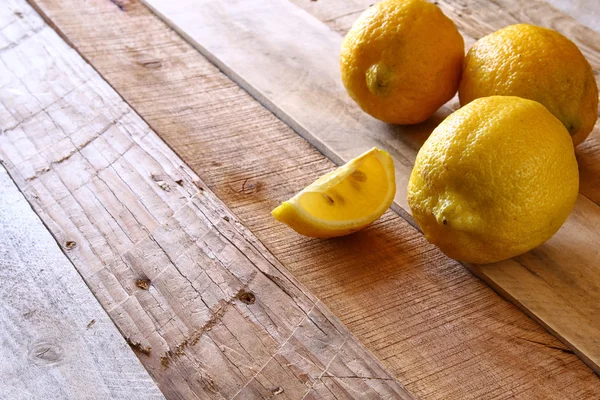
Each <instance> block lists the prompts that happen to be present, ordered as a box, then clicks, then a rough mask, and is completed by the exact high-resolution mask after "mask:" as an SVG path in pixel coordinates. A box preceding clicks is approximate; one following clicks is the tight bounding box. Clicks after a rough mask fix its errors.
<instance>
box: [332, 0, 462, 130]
mask: <svg viewBox="0 0 600 400" xmlns="http://www.w3.org/2000/svg"><path fill="white" fill-rule="evenodd" d="M463 59H464V42H463V38H462V36H461V35H460V33H459V32H458V30H457V29H456V26H455V25H454V23H453V22H452V21H451V20H450V19H449V18H448V17H446V16H445V15H444V14H443V13H442V11H441V10H440V9H439V8H438V7H437V6H436V5H434V4H432V3H428V2H425V1H423V0H385V1H382V2H381V3H377V4H375V5H374V6H372V7H370V8H369V9H367V10H366V11H365V12H364V13H363V14H362V15H361V16H360V17H359V18H358V19H357V20H356V22H355V23H354V25H353V26H352V29H350V31H349V32H348V34H347V35H346V37H345V38H344V41H343V43H342V49H341V55H340V64H341V72H342V81H343V83H344V86H345V87H346V90H347V91H348V93H349V95H350V97H352V99H354V101H356V102H357V103H358V105H359V106H360V107H361V108H362V109H363V110H364V111H365V112H367V113H368V114H370V115H372V116H373V117H375V118H377V119H380V120H382V121H385V122H389V123H395V124H416V123H419V122H422V121H424V120H426V119H427V118H428V117H429V116H430V115H431V114H433V113H434V112H435V111H436V110H437V109H438V108H440V106H442V105H443V104H444V103H445V102H447V101H448V100H450V99H451V98H452V96H454V94H455V93H456V90H457V89H458V84H459V80H460V75H461V72H462V62H463Z"/></svg>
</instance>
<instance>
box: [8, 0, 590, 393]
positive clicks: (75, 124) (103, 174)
mask: <svg viewBox="0 0 600 400" xmlns="http://www.w3.org/2000/svg"><path fill="white" fill-rule="evenodd" d="M186 1H188V2H189V1H191V0H186ZM198 1H200V0H198ZM273 1H275V0H273ZM148 3H149V4H153V7H155V6H156V4H157V2H156V1H152V0H148ZM276 3H277V4H278V7H284V8H285V9H286V10H288V11H289V10H292V11H291V12H293V13H294V15H300V17H301V18H302V19H303V20H305V21H308V23H309V24H310V26H311V29H316V30H318V31H319V32H320V30H323V32H329V33H326V35H328V36H327V37H332V38H334V36H331V35H334V33H331V32H335V35H340V34H344V33H345V32H346V31H347V30H348V29H349V27H350V25H351V23H352V22H353V21H354V19H356V17H357V16H358V15H359V14H360V12H362V11H363V10H364V9H365V8H366V7H368V6H369V4H370V1H364V0H352V1H342V0H319V1H316V2H314V1H308V0H292V3H293V4H292V3H290V4H288V3H287V0H285V2H283V1H282V0H277V1H276ZM550 3H551V4H550ZM575 3H576V4H575ZM7 4H8V5H7V6H5V7H2V8H0V128H1V130H0V161H1V163H2V167H1V168H0V198H1V199H2V204H0V237H1V238H2V239H1V240H0V254H1V259H0V277H1V278H2V281H1V282H2V284H0V301H1V303H0V341H1V342H2V346H0V360H2V361H1V362H0V398H11V399H12V398H50V397H53V398H94V399H96V398H97V399H106V398H119V399H133V398H144V399H146V398H162V396H163V395H164V396H165V397H167V398H169V399H170V398H185V399H195V398H197V399H208V398H215V399H223V398H227V399H229V398H239V399H251V398H289V399H301V398H306V399H309V398H324V399H334V398H360V399H363V398H404V399H410V398H413V397H415V398H426V399H504V398H527V399H538V398H539V399H550V398H552V399H598V398H600V379H599V378H598V376H597V375H595V374H594V372H593V371H592V369H590V368H589V367H588V366H586V365H585V364H584V362H582V360H581V359H580V358H578V357H577V355H576V354H574V351H575V352H577V354H578V355H580V356H581V358H582V359H583V360H584V361H585V362H586V363H587V364H588V365H590V366H592V367H593V368H595V366H596V365H597V364H596V362H595V359H594V357H595V354H598V353H597V352H596V351H598V350H599V349H600V343H598V339H597V337H595V336H593V335H592V334H591V333H590V332H594V331H593V330H592V329H593V328H594V324H593V323H591V324H589V326H580V327H579V326H578V327H574V329H575V328H576V329H580V330H581V331H582V332H583V336H584V337H583V339H584V340H583V342H585V343H584V344H585V346H584V345H582V346H581V347H580V346H579V344H578V343H579V342H575V341H574V342H573V343H575V344H573V343H572V342H571V341H570V339H569V337H568V336H566V335H564V334H563V333H562V331H558V332H554V333H555V334H557V336H558V337H560V338H561V339H562V340H563V341H565V342H566V343H567V344H568V346H567V345H565V344H564V343H563V342H561V341H559V340H558V339H557V338H556V337H555V336H553V335H552V334H550V333H548V331H547V330H546V329H544V327H542V326H541V325H539V324H538V323H537V322H535V321H534V320H532V319H531V318H530V317H528V316H527V315H526V314H524V313H523V312H521V311H520V310H519V309H518V308H517V307H515V306H514V305H513V304H511V303H510V302H508V301H506V300H505V299H503V298H502V297H501V296H500V295H498V294H497V293H496V292H495V291H494V290H492V289H491V288H490V287H489V286H488V285H487V284H486V283H484V282H482V281H481V280H479V279H478V278H477V277H475V276H474V275H472V274H471V272H469V270H468V269H466V268H465V267H464V266H463V265H461V264H459V263H458V262H456V261H454V260H450V259H448V258H446V257H445V256H444V255H443V254H441V253H440V252H439V251H438V250H437V249H436V248H435V247H434V246H432V245H430V244H428V243H427V242H426V240H425V239H424V238H423V236H422V235H421V234H420V233H419V232H418V230H417V229H415V228H414V227H413V226H412V225H411V224H410V223H409V222H407V220H406V219H405V218H407V219H408V220H410V217H409V216H407V215H405V214H403V213H402V209H401V207H399V208H398V209H395V210H396V211H397V212H395V211H392V210H390V211H388V212H387V213H386V214H385V215H384V216H383V217H382V218H381V219H380V220H379V221H377V222H376V223H375V224H374V225H373V226H371V227H369V228H367V229H366V230H364V231H361V232H359V233H356V234H354V235H351V236H348V237H344V238H339V239H334V240H314V239H307V238H303V237H299V236H298V235H296V234H295V233H294V232H292V231H290V230H289V229H288V228H286V227H284V226H282V225H280V224H277V223H276V222H275V221H274V220H273V219H272V217H271V216H270V213H269V212H270V210H271V209H272V208H274V207H275V206H276V205H277V204H278V203H279V202H280V201H282V200H284V199H287V198H289V197H290V196H291V195H293V194H294V193H295V192H297V191H298V190H299V189H300V188H302V187H304V186H305V185H306V184H308V183H310V182H311V181H313V180H314V179H315V178H316V177H318V176H319V175H322V174H323V173H325V172H327V171H330V170H331V169H332V168H334V163H333V162H332V161H331V160H330V159H329V158H327V157H325V156H323V155H322V154H321V153H320V152H319V151H317V150H316V149H315V147H313V146H312V145H311V144H309V143H308V142H307V141H305V140H304V139H303V138H302V137H300V136H299V135H298V134H297V132H295V131H294V130H292V129H291V128H290V126H292V127H294V128H295V129H296V131H298V132H299V133H302V132H301V131H303V130H305V128H304V126H305V125H302V124H300V123H298V120H297V119H294V118H291V117H289V116H290V115H292V114H290V112H289V108H288V109H286V108H285V107H279V106H278V104H271V103H269V95H272V94H269V93H266V94H264V93H263V95H264V96H262V95H261V94H260V93H258V92H256V91H253V88H254V87H255V86H252V85H248V86H247V87H246V86H245V87H246V89H248V91H250V93H252V94H253V95H254V96H255V97H256V99H255V98H253V97H252V96H250V95H249V94H248V93H247V92H246V91H245V90H243V89H242V88H240V86H238V85H237V84H236V83H234V82H233V81H232V80H231V79H230V78H229V77H228V76H226V75H225V74H224V73H222V72H221V71H220V70H219V69H217V68H216V67H215V66H214V65H213V64H212V63H211V62H210V61H208V60H207V59H206V58H205V57H204V56H203V55H202V54H201V53H200V52H198V51H197V49H196V48H194V46H193V45H192V44H194V45H196V46H200V47H202V43H199V44H198V43H196V42H194V40H195V39H194V38H192V37H188V38H187V39H188V40H189V41H190V42H191V43H192V44H190V43H188V41H186V40H185V39H184V38H182V37H181V36H180V35H178V34H177V33H176V32H175V31H173V30H171V29H170V28H169V26H167V25H166V24H165V23H164V22H163V21H162V20H161V19H160V18H158V17H157V16H156V15H155V14H154V13H153V12H152V11H150V10H149V9H148V8H147V7H146V6H145V5H143V4H141V3H140V2H138V1H137V0H131V1H129V0H97V1H83V0H30V2H29V3H27V2H26V1H25V0H7ZM182 4H183V3H182ZM196 4H199V3H198V2H197V3H196ZM216 4H221V3H218V2H216ZM223 4H224V3H223ZM231 4H244V2H243V1H241V0H240V2H235V3H231ZM248 4H250V3H248ZM273 4H275V2H274V3H273ZM439 5H440V7H441V8H442V9H443V11H444V12H445V13H446V14H447V15H448V16H450V17H451V18H453V19H454V20H455V21H456V23H457V25H458V27H459V29H460V30H461V32H462V33H463V34H464V35H465V37H466V38H467V44H468V45H470V44H471V43H472V42H473V41H474V40H475V39H476V38H478V37H481V35H483V34H485V33H488V32H491V31H493V30H495V29H498V28H500V27H502V26H505V25H508V24H510V23H514V22H518V21H522V22H531V23H536V24H540V25H547V26H552V27H554V28H555V29H558V30H560V31H562V32H563V33H565V34H567V36H569V37H571V38H574V40H575V41H576V42H577V43H578V44H579V45H580V47H582V49H583V50H584V53H585V54H586V55H587V56H588V58H590V57H594V58H593V59H590V61H591V63H592V65H593V66H594V68H595V71H596V76H597V77H598V76H599V74H598V69H597V66H598V65H600V61H599V60H600V42H598V41H595V39H596V38H598V37H600V36H598V35H600V33H597V32H600V25H599V24H598V21H600V10H599V6H598V3H597V2H595V1H593V0H581V1H579V2H568V1H562V0H549V1H548V2H546V1H542V0H535V1H531V2H529V1H525V0H523V1H515V2H508V1H503V0H493V1H492V0H461V1H460V2H454V1H445V0H444V1H439ZM157 12H158V10H157ZM594 15H595V16H596V17H594ZM176 22H177V21H174V20H173V21H170V22H169V23H171V24H172V25H176ZM590 38H592V39H590ZM209 50H210V49H209ZM209 53H210V52H209ZM212 61H213V62H215V63H217V64H219V63H222V65H221V68H223V70H224V71H225V72H227V73H228V74H229V75H230V76H231V77H232V78H233V79H236V80H237V81H239V80H238V78H239V77H240V76H242V75H240V73H239V71H237V72H236V71H235V70H226V69H225V68H224V65H225V64H223V59H213V60H212ZM228 65H229V64H228ZM244 76H246V75H244ZM244 76H242V77H244ZM245 82H247V81H245ZM275 95H276V93H275ZM261 96H262V97H261ZM257 99H258V100H257ZM267 107H268V108H267ZM286 110H288V111H286ZM272 112H274V113H276V114H277V115H278V116H279V117H280V118H281V119H283V120H284V121H285V122H287V124H289V125H290V126H288V125H287V124H286V123H284V122H282V120H280V119H279V118H277V117H276V116H275V115H274V114H273V113H272ZM306 133H307V132H304V134H306ZM308 133H310V132H308ZM416 135H417V136H418V132H417V133H416ZM594 135H595V136H594ZM593 136H594V137H593V138H592V141H589V142H587V143H589V144H588V145H587V147H584V148H583V149H582V150H579V153H578V157H580V163H581V162H582V160H583V161H584V162H588V163H589V165H587V168H588V169H587V171H590V170H594V168H595V170H597V169H598V167H597V166H596V167H594V164H592V162H593V160H594V157H595V154H596V153H595V151H596V147H597V145H596V144H597V143H598V142H597V141H598V137H599V136H600V135H598V126H597V127H596V131H595V133H594V134H593ZM328 148H329V147H327V146H324V147H323V148H320V149H321V150H323V151H324V152H325V153H327V151H326V150H327V149H328ZM329 155H330V157H331V159H333V161H335V162H340V161H341V160H343V158H344V154H342V153H340V154H338V153H331V154H329ZM597 165H600V162H599V163H598V164H597ZM591 176H592V177H594V176H595V175H591ZM588 178H589V177H588ZM584 182H588V184H589V185H592V186H593V185H594V184H597V183H598V182H595V183H594V181H593V180H591V178H589V179H588V180H587V181H584ZM592 186H590V187H592ZM584 190H585V188H584ZM398 212H400V214H401V215H402V216H401V215H399V214H398ZM599 261H600V260H599ZM491 284H493V282H491ZM590 285H591V283H590ZM496 289H498V287H496ZM501 289H502V287H500V289H498V290H500V292H501V293H502V295H505V296H507V297H508V298H511V295H510V293H509V294H507V293H504V292H502V290H501ZM511 299H512V300H513V301H514V297H513V298H511ZM520 305H521V306H522V307H523V308H524V309H525V310H526V311H527V312H528V313H530V314H531V315H533V316H534V317H536V316H537V315H538V314H536V312H537V311H536V310H534V311H533V312H532V311H531V310H532V308H530V307H528V306H527V305H525V306H523V305H522V304H520ZM542 317H544V316H542ZM588 317H589V318H590V319H591V320H593V321H596V320H597V319H598V317H599V316H598V315H593V314H592V315H588ZM536 318H537V317H536ZM544 318H545V317H544ZM544 318H541V322H542V323H544V325H545V326H551V322H548V321H546V320H544ZM586 335H587V336H586ZM590 335H592V336H590ZM565 337H566V338H567V339H569V340H565ZM594 343H595V344H596V347H594ZM586 346H587V347H586ZM144 368H145V370H144Z"/></svg>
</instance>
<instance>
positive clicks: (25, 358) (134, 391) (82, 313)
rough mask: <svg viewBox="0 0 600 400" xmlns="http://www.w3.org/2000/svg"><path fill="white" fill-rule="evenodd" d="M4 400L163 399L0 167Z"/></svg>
mask: <svg viewBox="0 0 600 400" xmlns="http://www.w3.org/2000/svg"><path fill="white" fill-rule="evenodd" d="M0 198H1V199H2V202H1V203H0V237H2V240H0V255H1V256H0V281H1V282H2V285H0V342H1V343H2V346H0V359H1V360H2V362H0V376H1V377H2V380H1V381H0V398H2V399H32V398H36V399H49V398H70V399H75V398H86V399H107V398H110V399H163V398H164V397H163V396H162V394H161V393H160V391H159V390H158V388H157V387H156V384H155V383H154V382H153V381H152V378H150V376H149V375H148V373H147V372H146V371H145V370H144V368H143V367H142V365H141V364H140V362H139V360H138V359H137V357H136V356H135V355H134V354H133V352H132V351H131V348H130V347H129V346H128V345H127V343H126V342H125V340H124V339H123V337H122V336H121V335H120V334H119V331H118V330H117V328H116V327H115V325H114V324H113V323H112V321H111V320H110V318H109V317H108V315H107V314H106V312H105V311H104V310H103V309H102V307H101V306H100V304H99V303H98V301H97V300H96V299H95V298H94V296H93V295H92V293H91V292H90V290H89V289H88V287H87V286H86V285H85V283H84V282H83V280H82V279H81V277H80V276H79V275H78V274H77V271H76V270H75V268H74V267H73V264H71V262H70V261H69V260H68V259H67V257H66V256H65V255H64V254H63V253H62V251H61V250H60V248H59V247H58V245H57V243H56V241H55V240H54V238H53V237H52V236H51V235H50V233H49V232H48V230H47V229H46V227H45V226H44V225H43V224H42V221H40V219H39V218H38V216H37V215H36V214H35V213H34V211H33V210H32V209H31V207H30V206H29V204H27V201H26V200H25V198H24V197H23V195H22V194H21V193H20V192H19V189H18V188H17V187H16V186H15V184H14V183H13V182H12V180H11V179H10V177H9V176H8V174H7V172H6V170H5V169H4V168H3V167H2V166H0Z"/></svg>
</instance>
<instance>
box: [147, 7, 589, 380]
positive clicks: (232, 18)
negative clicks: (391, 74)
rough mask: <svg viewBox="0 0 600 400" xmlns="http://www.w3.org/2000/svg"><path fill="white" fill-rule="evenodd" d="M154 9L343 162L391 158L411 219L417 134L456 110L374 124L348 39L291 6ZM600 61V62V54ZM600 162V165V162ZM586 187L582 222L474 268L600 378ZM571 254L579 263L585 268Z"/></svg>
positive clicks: (402, 207)
mask: <svg viewBox="0 0 600 400" xmlns="http://www.w3.org/2000/svg"><path fill="white" fill-rule="evenodd" d="M144 2H145V3H146V4H148V5H149V6H150V7H151V8H152V9H153V10H154V12H156V13H157V14H158V15H159V16H161V17H162V18H163V19H164V20H165V21H167V23H168V24H169V25H170V26H171V27H173V28H174V29H175V30H177V31H178V32H179V33H180V34H182V36H184V37H185V38H186V39H187V40H188V41H190V43H192V44H193V45H194V46H195V47H196V48H198V49H199V50H200V52H202V53H203V54H204V55H205V56H207V58H208V59H210V60H211V61H212V62H214V63H215V64H216V65H217V66H219V68H220V69H221V70H222V71H224V72H225V73H226V74H227V75H228V76H230V77H231V78H232V79H233V80H234V81H236V82H237V83H238V84H240V85H241V86H242V87H243V88H244V89H246V90H247V91H248V92H249V93H250V94H252V95H253V96H254V97H255V98H256V99H258V100H259V101H260V102H261V103H262V104H263V105H265V107H267V108H268V109H270V110H271V111H273V113H274V114H275V115H277V116H278V117H280V118H281V119H282V120H283V121H284V122H286V123H287V124H288V125H290V126H291V127H292V128H293V129H294V130H295V131H297V132H298V133H299V134H300V135H302V136H303V137H304V138H306V139H307V140H308V141H309V142H311V143H312V144H313V145H315V146H316V147H317V148H318V149H319V150H321V151H322V152H323V153H324V154H325V155H327V156H329V157H330V158H332V159H333V160H334V161H336V162H339V159H340V158H341V159H342V160H343V161H348V160H349V159H351V158H353V157H355V156H356V155H358V154H360V153H363V152H364V151H367V150H368V149H369V148H371V147H373V146H378V147H380V148H384V149H386V150H388V151H389V152H390V154H391V155H392V157H393V158H394V161H395V164H396V169H397V171H396V180H397V185H398V190H397V193H396V198H395V204H396V205H397V207H396V208H395V210H398V211H400V212H401V215H406V214H407V213H410V209H409V208H408V205H407V203H406V202H407V200H406V185H407V181H408V178H409V176H410V169H411V164H412V162H413V161H414V159H415V157H416V153H417V151H418V148H419V143H418V142H417V141H416V140H415V139H416V138H417V137H418V138H422V137H423V136H422V135H419V136H417V137H415V132H414V129H416V130H417V132H418V133H420V134H426V133H427V131H428V130H430V129H432V126H433V124H432V122H435V121H439V116H440V114H444V113H447V112H448V111H449V110H451V108H452V107H451V106H445V108H444V110H443V111H441V112H438V115H436V116H435V117H434V118H433V121H430V122H429V123H426V124H424V125H422V126H420V127H417V128H405V127H392V126H390V125H385V124H382V123H380V122H378V121H376V120H374V119H373V118H370V117H369V116H368V115H366V114H365V113H363V112H362V111H361V110H360V109H359V107H358V106H356V105H354V104H352V100H351V99H350V98H349V96H348V95H347V94H346V92H345V90H344V88H343V86H342V84H341V80H340V78H339V55H338V51H339V48H340V44H341V40H342V37H341V36H340V35H338V34H337V33H335V32H331V31H330V30H329V29H328V27H327V26H326V25H325V24H322V23H321V22H320V21H318V20H317V19H315V18H314V17H312V16H311V15H310V14H308V13H307V12H305V11H304V10H302V9H300V8H298V7H296V6H295V5H293V4H292V3H290V2H289V1H287V0H278V1H272V2H269V3H268V4H267V3H260V2H259V3H257V2H254V1H238V2H233V3H232V2H223V1H214V0H187V1H186V2H183V3H182V2H172V1H169V0H144ZM290 26H294V27H298V28H295V29H289V27H290ZM589 36H590V38H589V40H590V41H592V40H594V39H598V42H599V43H600V34H596V33H595V32H594V31H591V30H590V31H589ZM299 37H300V38H302V40H298V38H299ZM588 51H590V50H589V49H588ZM595 55H596V54H595ZM596 56H597V57H600V52H598V54H597V55H596ZM594 136H597V132H595V134H594ZM596 140H597V138H596V137H593V138H591V139H590V141H591V142H594V141H596ZM595 163H596V164H600V154H598V155H597V157H595ZM583 180H584V181H585V176H584V177H583ZM594 180H595V179H594ZM582 186H583V187H582V193H583V195H580V197H579V200H578V202H577V204H576V206H575V211H574V213H573V215H572V216H571V218H569V220H568V221H567V222H566V224H565V225H564V226H563V227H562V228H561V230H560V231H559V232H558V233H557V234H556V235H555V236H554V238H553V240H552V241H550V242H548V243H546V244H544V245H542V246H540V247H539V248H538V249H535V250H534V251H532V252H531V253H529V254H527V255H524V256H521V257H516V258H515V259H513V260H508V261H504V262H500V263H496V264H494V265H490V266H474V265H467V266H468V267H469V269H471V270H472V271H474V272H475V273H476V274H477V275H479V276H481V277H482V278H483V279H484V280H485V281H486V282H488V283H490V284H491V285H492V286H493V287H494V288H496V290H498V291H500V292H501V293H503V294H505V295H507V296H508V298H509V299H511V300H512V301H513V302H515V303H516V304H518V305H519V306H520V307H521V308H522V309H524V310H525V311H526V312H528V313H529V314H531V315H532V316H533V317H534V318H536V319H537V320H538V321H540V322H541V323H542V324H544V325H545V326H547V327H548V328H549V329H550V331H551V332H553V333H554V334H555V335H556V336H557V337H559V338H560V339H561V340H562V341H563V342H565V343H566V344H567V345H568V346H570V347H571V348H572V349H573V350H574V351H575V352H576V353H577V354H578V355H579V356H580V357H581V358H582V359H583V360H584V361H585V362H586V363H587V364H588V365H590V366H591V367H592V368H593V369H595V370H596V371H597V372H599V373H600V343H599V342H598V341H597V339H596V338H598V337H600V319H598V318H595V316H597V315H600V290H598V289H600V287H597V286H596V285H595V284H590V282H594V278H595V277H596V276H598V275H599V274H600V265H599V264H598V262H597V260H598V258H599V256H600V250H599V249H598V247H597V246H595V245H594V243H600V231H597V230H596V229H595V227H596V226H597V222H598V221H600V207H598V205H596V204H594V203H593V202H592V201H591V200H590V199H593V196H594V194H595V192H596V189H594V190H593V192H592V193H589V194H588V193H587V191H586V190H585V189H586V186H585V185H582ZM586 196H590V198H588V197H586ZM577 216H579V218H578V217H577ZM564 254H569V255H575V254H576V255H578V257H577V261H575V258H574V257H573V256H571V257H569V258H565V257H564ZM551 266H552V267H551ZM517 271H518V272H517ZM515 274H518V275H517V276H515ZM530 277H533V278H530ZM526 278H530V279H526ZM524 282H527V284H525V283H524ZM542 288H543V289H542ZM550 304H551V306H550Z"/></svg>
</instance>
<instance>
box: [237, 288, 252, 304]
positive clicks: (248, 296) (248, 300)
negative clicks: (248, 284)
mask: <svg viewBox="0 0 600 400" xmlns="http://www.w3.org/2000/svg"><path fill="white" fill-rule="evenodd" d="M237 298H238V299H240V301H241V302H242V303H244V304H254V302H255V301H256V296H255V295H254V293H252V292H247V291H245V290H240V292H239V293H238V295H237Z"/></svg>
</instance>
